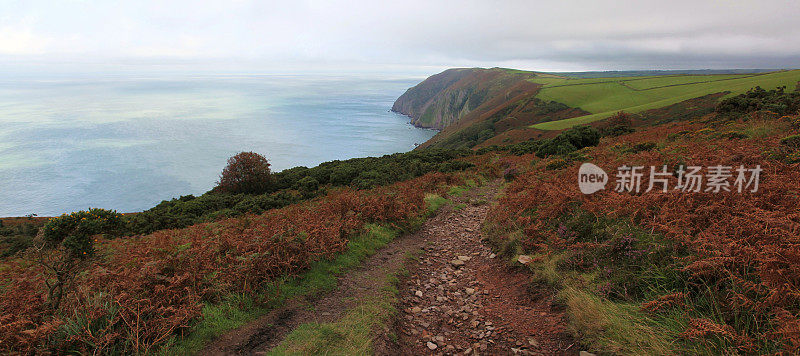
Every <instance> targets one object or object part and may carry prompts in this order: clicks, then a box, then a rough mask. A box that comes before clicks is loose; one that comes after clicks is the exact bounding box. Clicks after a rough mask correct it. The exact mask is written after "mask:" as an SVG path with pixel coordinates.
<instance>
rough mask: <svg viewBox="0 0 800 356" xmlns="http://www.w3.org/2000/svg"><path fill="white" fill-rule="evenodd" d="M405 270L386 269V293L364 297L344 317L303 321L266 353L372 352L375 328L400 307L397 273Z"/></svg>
mask: <svg viewBox="0 0 800 356" xmlns="http://www.w3.org/2000/svg"><path fill="white" fill-rule="evenodd" d="M407 258H408V257H407ZM402 273H405V270H401V271H399V272H398V273H387V275H386V276H385V281H384V283H385V287H384V289H383V293H382V294H381V295H378V296H369V297H364V298H362V299H361V300H359V301H358V305H356V306H355V307H353V308H352V309H350V310H348V311H347V312H346V313H345V315H344V316H343V317H342V318H341V319H339V320H337V321H335V322H331V323H306V324H303V325H300V326H299V327H297V328H296V329H295V330H293V331H292V332H291V333H290V334H289V335H287V336H286V338H285V339H284V340H283V341H282V342H281V344H280V345H278V346H277V347H275V348H274V349H273V350H271V351H270V352H269V353H267V355H367V354H372V342H373V336H374V334H373V332H374V331H375V330H376V329H378V328H379V327H381V326H384V325H386V323H387V322H388V321H389V320H390V318H391V316H392V315H394V313H396V311H397V310H396V308H395V305H396V303H397V295H398V294H399V292H398V289H397V284H398V283H399V280H400V279H399V278H398V274H402Z"/></svg>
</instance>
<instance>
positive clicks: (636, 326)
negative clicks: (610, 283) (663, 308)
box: [559, 286, 679, 355]
mask: <svg viewBox="0 0 800 356" xmlns="http://www.w3.org/2000/svg"><path fill="white" fill-rule="evenodd" d="M559 297H560V298H561V299H562V300H563V301H564V303H565V304H566V306H567V315H568V317H569V321H570V325H571V327H572V328H573V329H574V330H576V331H577V333H578V334H579V335H580V336H581V341H582V342H585V343H589V344H591V345H592V346H593V348H594V349H595V351H598V352H607V353H613V354H621V355H674V354H677V350H676V349H675V347H674V345H673V344H672V342H671V340H673V339H675V338H677V336H678V330H679V325H677V324H676V325H674V326H667V325H659V323H658V322H656V321H655V320H652V319H650V318H648V317H647V315H645V314H644V313H643V312H642V311H640V310H639V305H636V304H625V303H617V302H611V301H609V300H607V299H604V298H600V297H598V296H596V295H594V294H592V293H590V292H587V291H586V290H582V289H580V288H576V287H573V286H568V287H566V288H564V289H563V290H562V291H561V292H560V293H559Z"/></svg>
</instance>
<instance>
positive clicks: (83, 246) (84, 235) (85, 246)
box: [42, 209, 123, 258]
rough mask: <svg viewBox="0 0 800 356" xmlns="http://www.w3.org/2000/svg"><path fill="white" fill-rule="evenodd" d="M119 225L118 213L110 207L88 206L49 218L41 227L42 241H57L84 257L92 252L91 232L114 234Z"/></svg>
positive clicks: (117, 231) (94, 233) (118, 230)
mask: <svg viewBox="0 0 800 356" xmlns="http://www.w3.org/2000/svg"><path fill="white" fill-rule="evenodd" d="M122 226H123V223H122V214H119V213H117V212H116V211H113V210H105V209H89V210H88V211H83V210H81V211H76V212H73V213H71V214H68V215H67V214H64V215H61V216H59V217H55V218H52V219H50V220H49V221H48V222H47V223H46V224H45V225H44V227H42V229H43V237H44V241H45V242H46V243H47V244H48V245H49V246H57V245H59V244H60V245H62V246H64V247H65V248H66V249H67V251H69V252H70V253H72V254H73V255H74V256H78V257H81V258H84V257H89V256H91V255H93V254H94V243H93V240H92V236H94V235H98V234H104V235H107V236H108V235H110V236H116V235H119V234H120V233H121V232H122Z"/></svg>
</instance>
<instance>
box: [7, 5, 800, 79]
mask: <svg viewBox="0 0 800 356" xmlns="http://www.w3.org/2000/svg"><path fill="white" fill-rule="evenodd" d="M11 4H12V6H10V8H9V9H0V13H4V14H7V15H6V17H5V18H0V24H5V23H6V22H9V21H8V19H12V18H27V19H30V20H28V21H27V22H25V23H24V24H21V25H20V24H18V25H0V26H2V27H0V29H2V30H0V63H2V61H3V59H6V60H9V59H11V60H13V59H15V57H14V56H33V57H34V58H36V59H38V60H42V61H59V60H68V61H72V62H75V61H81V60H86V59H87V58H93V59H94V60H98V61H104V62H106V63H113V62H124V63H133V62H136V61H143V62H147V63H151V61H154V60H158V59H163V60H164V63H169V61H170V60H181V61H191V62H193V63H202V62H207V63H209V65H210V66H213V65H219V63H223V62H224V63H228V64H231V65H234V66H235V65H247V66H249V68H250V67H259V66H260V67H270V66H280V65H284V66H292V65H296V64H298V63H302V64H303V65H306V66H307V65H309V64H311V65H313V64H314V63H316V64H317V65H320V66H324V65H334V64H338V63H357V64H359V65H361V66H363V67H369V66H373V67H381V66H391V65H406V66H418V67H424V66H467V65H483V66H493V65H504V64H515V65H517V66H526V67H528V69H549V70H552V69H559V68H563V69H567V70H572V69H578V68H586V69H639V68H650V67H658V68H664V67H671V68H711V67H742V66H744V67H774V66H779V67H796V66H798V64H797V58H800V27H798V26H797V25H796V24H797V19H798V18H800V2H797V1H785V0H761V1H747V0H743V1H737V2H721V1H716V0H674V1H670V2H665V1H660V0H659V1H655V0H640V1H631V2H619V1H610V0H562V1H551V0H548V1H538V0H506V1H502V2H496V1H480V0H461V1H457V2H456V1H444V0H407V1H402V2H401V1H395V2H379V1H377V2H376V1H367V0H355V1H318V0H299V1H292V2H286V1H249V0H237V1H211V0H175V1H157V0H141V1H136V2H115V3H112V2H106V1H89V0H86V1H63V2H55V3H53V2H50V1H45V0H29V1H25V2H12V3H11ZM2 31H5V32H2ZM6 32H7V34H6ZM529 66H533V67H536V66H546V67H548V68H530V67H529Z"/></svg>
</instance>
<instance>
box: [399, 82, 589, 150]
mask: <svg viewBox="0 0 800 356" xmlns="http://www.w3.org/2000/svg"><path fill="white" fill-rule="evenodd" d="M538 75H540V73H536V72H527V71H519V70H510V69H502V68H491V69H483V68H459V69H448V70H446V71H444V72H442V73H439V74H436V75H433V76H431V77H429V78H428V79H426V80H425V81H423V82H421V83H419V84H418V85H416V86H415V87H413V88H411V89H408V90H407V91H406V92H405V93H404V94H403V95H402V96H400V98H398V99H397V101H395V103H394V105H393V106H392V111H395V112H398V113H401V114H404V115H407V116H409V117H411V123H412V124H414V125H415V126H418V127H425V128H434V129H438V130H441V132H439V133H438V134H437V135H436V136H434V137H433V138H431V139H430V140H428V141H427V142H425V143H423V144H422V145H420V146H419V147H420V148H425V147H441V148H476V147H481V146H486V145H491V144H509V143H514V142H520V141H524V140H527V139H530V138H534V137H539V136H541V134H543V133H542V132H540V131H538V130H533V129H530V128H529V126H530V125H532V124H535V123H539V122H543V121H550V120H557V119H562V118H569V117H574V116H580V115H585V114H586V112H585V111H583V110H580V109H576V108H570V107H568V106H566V105H564V104H561V103H557V102H552V101H548V102H546V101H543V100H539V99H538V98H536V94H537V93H538V92H539V89H540V88H541V86H542V85H541V84H537V83H534V82H533V81H531V80H530V79H532V78H535V77H536V76H538ZM548 76H552V75H548Z"/></svg>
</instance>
